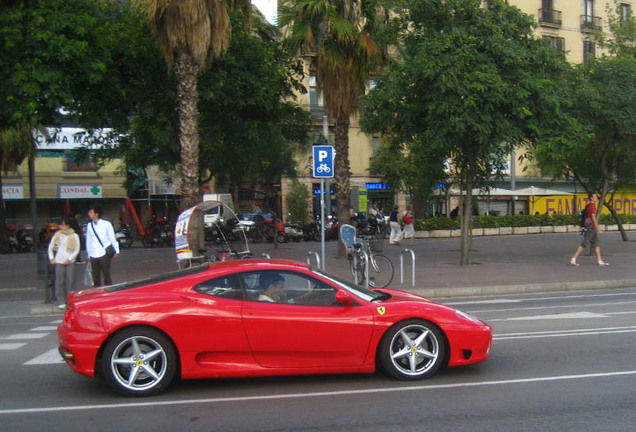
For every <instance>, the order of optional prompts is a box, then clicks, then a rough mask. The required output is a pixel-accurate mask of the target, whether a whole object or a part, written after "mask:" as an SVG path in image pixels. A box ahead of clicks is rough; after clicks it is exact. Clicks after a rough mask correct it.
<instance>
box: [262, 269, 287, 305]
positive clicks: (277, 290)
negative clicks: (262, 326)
mask: <svg viewBox="0 0 636 432" xmlns="http://www.w3.org/2000/svg"><path fill="white" fill-rule="evenodd" d="M284 284H285V278H283V276H281V275H280V274H278V273H264V274H262V275H261V277H260V279H259V287H260V288H261V290H262V292H261V294H260V295H259V296H258V301H261V302H271V303H287V293H286V292H285V290H284V289H283V285H284Z"/></svg>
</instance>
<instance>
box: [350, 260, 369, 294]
mask: <svg viewBox="0 0 636 432" xmlns="http://www.w3.org/2000/svg"><path fill="white" fill-rule="evenodd" d="M360 252H361V253H362V256H363V257H364V286H365V288H366V289H369V254H368V253H367V252H366V251H360ZM357 260H358V254H357V253H354V254H353V264H354V265H355V264H356V261H357ZM353 280H354V282H355V283H356V285H357V284H358V273H357V272H356V273H354V274H353Z"/></svg>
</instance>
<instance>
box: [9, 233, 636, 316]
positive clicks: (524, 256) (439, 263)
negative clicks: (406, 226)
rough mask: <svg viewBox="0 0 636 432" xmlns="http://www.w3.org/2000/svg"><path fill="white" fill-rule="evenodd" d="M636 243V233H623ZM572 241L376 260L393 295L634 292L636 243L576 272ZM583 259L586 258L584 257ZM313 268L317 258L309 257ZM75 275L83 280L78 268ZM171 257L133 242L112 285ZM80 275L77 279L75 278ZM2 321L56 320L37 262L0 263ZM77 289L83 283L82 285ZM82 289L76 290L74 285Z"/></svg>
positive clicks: (298, 256) (301, 253)
mask: <svg viewBox="0 0 636 432" xmlns="http://www.w3.org/2000/svg"><path fill="white" fill-rule="evenodd" d="M629 235H630V236H631V237H634V238H635V239H636V232H634V231H631V232H629ZM580 239H581V237H580V235H579V234H576V233H559V234H528V235H508V236H497V237H475V238H473V243H472V250H471V253H470V257H471V265H469V266H459V265H458V264H457V263H458V262H459V256H460V251H459V248H460V240H459V239H458V238H443V239H418V240H416V242H415V245H414V246H412V247H410V246H408V243H406V242H403V243H402V245H401V246H389V245H388V240H385V241H384V250H383V252H382V253H384V254H385V255H387V256H388V257H389V258H390V259H391V261H392V262H393V264H394V267H395V275H394V278H393V283H392V284H391V287H393V288H397V289H403V290H406V291H410V292H415V293H417V294H421V295H424V296H426V297H431V298H436V299H439V298H444V297H457V296H480V295H494V294H520V293H529V292H547V291H565V290H584V289H609V288H624V287H636V268H635V266H634V263H635V262H636V260H635V259H634V258H635V257H636V241H634V240H632V241H628V242H624V241H622V240H621V237H620V234H619V233H617V232H611V233H605V234H603V235H602V236H601V250H602V253H603V258H604V259H605V260H606V261H608V262H609V263H610V266H608V267H599V266H597V265H596V259H595V257H591V256H585V255H584V256H581V257H580V258H579V262H580V264H581V266H580V267H572V266H570V265H568V260H569V258H570V257H571V256H572V254H573V253H574V250H575V249H576V247H577V246H578V244H579V242H580ZM251 246H252V251H253V253H254V256H255V257H260V256H261V255H262V254H263V253H266V254H268V255H269V256H271V257H272V258H286V259H293V260H297V261H303V262H305V261H306V260H307V257H308V252H310V251H311V252H316V253H317V254H318V255H320V251H321V246H320V242H300V243H285V244H282V245H279V247H278V248H274V245H272V244H254V245H251ZM404 249H411V250H413V252H414V253H415V286H412V284H411V268H412V267H411V256H410V253H408V252H403V251H404ZM584 254H585V253H584ZM336 255H337V244H336V242H333V241H332V242H327V243H326V248H325V258H326V259H325V261H326V263H325V267H326V270H327V272H329V273H333V274H336V275H338V276H341V277H343V278H346V279H348V280H352V276H351V273H350V271H349V262H348V261H347V260H346V259H338V258H336ZM401 256H402V257H403V268H404V274H403V278H404V284H400V257H401ZM311 260H312V263H315V258H314V257H313V256H312V257H311ZM79 266H80V268H78V273H79V274H82V271H83V269H84V268H83V264H80V265H79ZM176 268H177V267H176V263H175V255H174V250H173V249H171V248H154V249H153V248H150V249H148V248H143V247H142V246H141V245H140V244H139V243H138V242H137V243H136V244H135V245H134V246H133V248H132V249H129V250H124V251H123V252H122V254H121V255H120V256H119V257H118V258H117V260H116V261H115V262H114V263H113V280H114V281H115V282H119V281H123V280H133V279H139V278H143V277H146V276H149V275H152V274H156V273H161V272H165V271H171V270H175V269H176ZM80 270H81V271H80ZM0 272H1V273H0V274H2V275H3V280H2V281H1V282H0V317H7V316H24V315H29V314H50V315H61V313H62V312H61V311H60V310H58V309H57V308H56V307H55V306H54V305H50V304H43V300H44V282H43V281H38V280H37V278H36V274H37V272H36V257H35V254H13V255H3V256H0ZM80 281H81V279H80ZM79 286H81V284H80V285H79Z"/></svg>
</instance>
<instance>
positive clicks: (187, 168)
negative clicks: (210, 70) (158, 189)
mask: <svg viewBox="0 0 636 432" xmlns="http://www.w3.org/2000/svg"><path fill="white" fill-rule="evenodd" d="M198 69H199V68H198V66H197V64H196V63H195V61H194V59H193V57H192V56H191V55H189V54H188V53H186V52H181V53H179V54H178V55H177V58H176V61H175V67H174V71H175V75H176V77H177V110H178V114H179V146H180V148H181V208H183V209H187V208H190V207H192V206H194V205H196V204H197V203H198V202H199V201H201V192H200V186H199V107H198V101H199V92H198V90H197V73H198Z"/></svg>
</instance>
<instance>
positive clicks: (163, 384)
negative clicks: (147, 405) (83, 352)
mask: <svg viewBox="0 0 636 432" xmlns="http://www.w3.org/2000/svg"><path fill="white" fill-rule="evenodd" d="M101 360H102V370H103V373H104V377H105V379H106V381H107V382H108V383H109V384H110V385H111V386H112V387H113V388H114V389H115V390H117V391H118V392H119V393H121V394H123V395H125V396H150V395H155V394H158V393H161V392H162V391H164V390H165V389H166V388H167V387H168V386H169V385H170V383H172V381H173V380H174V377H175V373H176V370H177V356H176V352H175V348H174V346H173V345H172V342H171V341H170V340H169V339H168V338H167V337H166V336H165V335H164V334H163V333H160V332H159V331H157V330H154V329H149V328H143V327H131V328H129V329H125V330H123V331H121V332H120V333H117V334H116V335H115V336H114V337H113V338H112V339H110V340H109V341H108V343H107V344H106V346H105V347H104V351H103V354H102V358H101Z"/></svg>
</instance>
